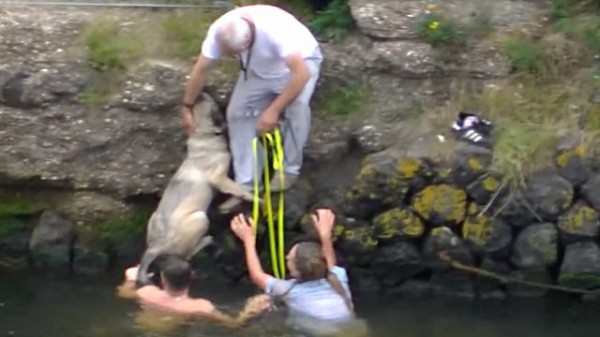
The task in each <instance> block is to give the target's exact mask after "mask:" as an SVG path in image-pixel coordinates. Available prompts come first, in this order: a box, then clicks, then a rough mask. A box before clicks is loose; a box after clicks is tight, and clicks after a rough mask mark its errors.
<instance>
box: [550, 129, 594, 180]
mask: <svg viewBox="0 0 600 337" xmlns="http://www.w3.org/2000/svg"><path fill="white" fill-rule="evenodd" d="M581 137H582V136H581V135H571V136H570V137H565V138H563V139H561V140H560V143H559V145H558V148H557V149H556V153H555V155H554V164H555V166H556V170H557V172H558V174H559V175H560V176H561V177H563V178H565V179H567V180H568V181H569V182H570V183H571V184H573V185H574V186H581V185H582V184H583V183H585V181H586V180H588V179H589V177H590V175H591V174H592V165H591V158H590V153H589V150H588V149H587V146H586V145H585V144H582V143H581Z"/></svg>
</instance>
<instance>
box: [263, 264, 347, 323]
mask: <svg viewBox="0 0 600 337" xmlns="http://www.w3.org/2000/svg"><path fill="white" fill-rule="evenodd" d="M330 272H331V273H332V274H334V275H335V276H336V277H337V278H338V280H339V281H340V283H341V284H342V287H343V288H344V289H345V290H346V295H347V296H348V298H350V299H352V294H351V293H350V288H349V286H348V275H347V273H346V270H345V269H344V268H342V267H338V266H333V267H331V269H330ZM288 291H289V292H288ZM265 292H266V293H267V294H268V295H271V296H276V297H277V296H282V295H284V294H285V296H284V297H283V300H284V302H285V303H286V306H287V307H288V310H289V311H290V316H302V317H309V318H313V319H317V320H324V321H344V320H348V319H350V318H352V317H353V315H352V312H351V311H350V310H349V309H348V307H347V306H346V302H345V301H344V299H343V298H342V296H340V294H338V293H337V292H336V291H335V290H334V289H333V287H332V286H331V285H330V284H329V282H327V280H326V279H320V280H313V281H306V282H301V283H298V282H297V281H296V280H294V279H292V280H279V279H276V278H274V277H272V276H271V277H269V279H268V280H267V285H266V287H265ZM286 292H287V294H286Z"/></svg>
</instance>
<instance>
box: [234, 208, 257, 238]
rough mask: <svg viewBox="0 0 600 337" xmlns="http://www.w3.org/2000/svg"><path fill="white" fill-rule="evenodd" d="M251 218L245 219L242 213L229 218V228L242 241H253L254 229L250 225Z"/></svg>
mask: <svg viewBox="0 0 600 337" xmlns="http://www.w3.org/2000/svg"><path fill="white" fill-rule="evenodd" d="M251 224H252V219H248V220H246V217H245V216H244V215H243V214H238V215H236V216H235V217H234V218H233V219H231V224H230V226H231V230H232V231H233V233H235V235H236V236H237V237H238V238H240V240H242V242H244V243H248V242H254V230H253V229H252V227H251Z"/></svg>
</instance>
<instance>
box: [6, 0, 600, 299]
mask: <svg viewBox="0 0 600 337" xmlns="http://www.w3.org/2000/svg"><path fill="white" fill-rule="evenodd" d="M350 3H351V9H352V14H353V16H354V18H355V20H356V22H357V25H358V32H357V34H355V35H354V36H351V37H350V38H349V39H348V40H347V41H345V42H344V43H343V44H338V45H336V44H328V43H324V44H323V49H324V53H325V57H326V61H325V63H324V67H323V76H322V79H321V81H320V82H319V86H318V88H321V87H322V86H323V85H324V83H327V82H328V81H332V82H334V81H343V80H344V79H346V78H361V77H362V78H363V79H364V80H365V81H366V82H367V83H368V84H369V86H370V87H371V88H374V90H373V92H372V93H371V94H372V97H371V101H372V102H371V103H372V111H370V113H369V114H368V115H365V116H360V118H346V119H344V118H337V119H335V118H331V116H328V115H327V114H326V113H324V112H323V111H318V110H315V111H314V112H313V115H314V122H313V129H312V134H311V138H310V140H309V144H308V146H307V148H306V150H305V153H306V157H305V168H304V170H303V175H302V179H301V183H300V184H299V186H298V187H296V188H294V189H292V190H291V191H289V192H287V193H286V196H285V200H286V206H285V212H286V218H285V227H286V235H285V238H286V247H287V248H289V247H290V246H291V244H293V242H295V241H296V240H299V239H304V238H307V237H310V234H311V225H310V222H309V219H310V218H309V217H308V215H307V214H308V213H309V212H310V211H311V210H313V209H314V208H315V207H317V206H319V205H326V206H329V207H333V208H334V209H335V210H336V213H337V214H338V221H339V223H338V225H337V226H336V249H337V250H338V252H339V256H340V260H341V263H343V264H344V265H345V266H347V267H348V269H349V271H350V276H351V281H352V286H353V287H354V288H356V289H361V290H382V291H385V292H387V293H404V294H405V293H419V292H425V293H432V292H433V293H451V294H463V295H467V296H471V295H473V294H475V293H481V294H485V295H490V296H491V295H501V294H504V293H506V292H508V293H511V294H517V295H519V294H524V295H530V294H536V295H537V294H539V292H538V291H533V290H532V289H526V288H522V287H513V286H504V285H500V284H497V283H495V282H491V281H489V280H482V279H480V278H474V277H473V276H472V275H466V274H463V273H459V272H456V271H455V270H453V269H451V268H449V267H448V265H447V264H446V263H443V262H442V261H440V260H439V259H438V258H437V254H438V253H439V252H440V251H444V250H447V251H449V253H450V256H451V257H452V258H454V259H456V260H458V261H461V262H463V263H465V264H468V265H474V266H478V267H482V268H486V269H490V270H493V271H496V272H499V273H506V274H509V275H511V276H514V277H522V278H526V279H528V280H538V281H541V282H551V283H561V284H567V285H583V286H585V287H591V286H596V285H597V282H598V280H597V276H598V275H597V273H599V272H600V271H599V269H600V266H599V263H600V261H599V259H600V256H599V255H600V253H599V251H598V247H597V238H598V227H599V225H598V221H599V220H598V214H597V212H598V211H600V199H599V198H600V194H598V192H597V191H599V189H598V187H599V186H597V185H598V184H600V173H598V172H599V171H598V169H597V166H595V165H594V164H593V163H591V162H590V161H589V158H588V156H589V155H588V151H587V149H586V148H585V147H584V146H582V145H581V144H579V143H577V142H575V143H569V142H566V143H565V144H562V145H561V148H559V149H557V154H556V157H555V162H554V163H553V164H552V165H551V166H552V167H551V168H550V169H547V170H544V171H543V172H541V173H539V174H534V175H531V176H530V177H531V178H530V179H528V180H527V185H526V187H525V188H521V189H519V190H511V189H509V188H508V187H507V186H506V184H504V183H503V177H501V176H498V175H497V174H495V173H493V172H491V171H489V167H490V165H491V163H492V161H493V155H492V153H491V152H490V151H487V150H484V149H480V148H477V147H472V146H468V145H466V144H459V145H458V146H457V148H456V149H454V150H452V151H454V152H453V155H452V156H450V157H452V158H453V159H452V160H451V161H450V162H446V161H444V162H442V161H438V160H437V159H436V158H435V157H434V156H433V155H432V147H434V145H435V144H436V143H437V142H438V140H437V138H436V135H437V134H438V133H440V132H442V133H443V131H440V130H435V129H433V128H432V127H431V126H430V125H424V124H426V123H422V122H423V121H415V119H413V120H411V121H410V122H409V121H408V120H407V115H409V114H410V113H411V111H412V112H414V111H415V110H417V111H418V110H419V108H421V106H420V104H422V102H424V101H432V102H435V101H436V100H438V101H440V102H442V101H443V100H445V99H446V98H447V93H448V88H449V86H450V84H449V83H450V81H451V79H452V77H453V76H454V75H458V74H461V76H466V77H467V78H468V79H470V80H472V81H474V82H475V83H481V81H493V80H494V79H497V78H502V77H505V76H506V75H508V73H509V71H510V66H509V64H508V62H507V60H506V58H505V57H503V56H502V55H501V54H500V53H499V52H498V50H497V47H495V46H493V45H487V44H486V43H487V42H485V41H482V42H479V41H471V42H472V43H473V44H472V45H470V47H469V48H467V52H465V53H459V54H456V55H454V56H456V57H455V58H454V59H450V60H449V59H448V58H447V57H446V56H444V55H442V54H443V53H441V52H440V51H439V50H437V49H435V48H432V47H431V46H430V45H428V44H427V43H424V42H422V41H419V40H418V38H417V37H416V36H414V34H412V33H411V30H410V29H409V28H410V27H412V26H414V24H415V22H416V21H415V20H417V18H418V16H419V15H422V14H423V13H425V12H426V11H428V10H430V8H431V7H429V6H428V2H426V1H417V0H413V1H391V0H372V1H364V0H356V1H351V2H350ZM480 3H482V2H480V1H471V0H455V1H447V2H444V7H442V8H438V9H437V10H441V11H445V12H446V13H448V14H449V15H451V16H452V17H456V18H457V19H461V18H467V17H471V18H472V17H477V16H478V15H480V14H482V13H483V14H485V11H491V13H492V14H493V15H492V16H491V18H490V20H491V21H490V23H491V24H492V25H493V26H494V27H495V29H497V30H498V31H500V32H505V31H506V30H509V29H529V26H531V25H533V26H535V25H536V24H537V22H538V21H537V20H538V17H537V10H538V9H537V7H536V5H535V4H534V3H533V2H529V1H495V2H494V1H492V2H490V4H491V5H492V7H493V8H491V9H489V8H488V9H485V11H484V9H482V8H483V7H481V6H480ZM494 6H495V7H494ZM496 7H497V8H496ZM465 11H466V12H465ZM124 13H125V12H124ZM135 13H140V12H135ZM135 13H133V14H132V13H127V14H124V15H125V17H126V21H127V22H128V24H131V23H134V22H135V20H136V19H137V18H139V16H137V15H140V14H135ZM143 15H149V14H148V13H145V14H142V16H143ZM93 17H94V13H93V11H85V10H81V9H53V10H46V9H44V10H42V9H40V8H25V9H11V11H10V12H6V13H4V12H2V13H0V127H1V130H0V132H1V133H2V138H0V150H1V151H0V186H1V189H0V191H1V192H2V193H0V253H1V254H0V268H4V267H6V268H17V267H26V266H27V265H28V264H29V262H31V261H32V262H33V265H35V266H37V267H43V268H60V269H59V270H68V269H71V271H75V272H91V273H97V272H102V271H104V270H109V269H111V267H119V266H122V265H124V264H130V263H134V262H136V261H137V259H139V256H140V254H141V252H142V249H143V246H144V228H145V224H146V221H147V219H148V216H149V213H150V212H151V211H152V210H153V207H155V205H156V203H157V201H158V200H159V199H160V196H161V192H162V189H163V188H164V186H166V183H167V181H168V179H169V178H170V177H171V176H172V174H173V173H174V172H175V170H176V169H177V167H178V166H179V164H180V163H181V160H182V159H183V157H184V155H185V150H184V137H183V133H182V130H181V125H180V120H179V117H178V114H177V108H178V106H177V104H178V102H179V99H178V97H181V95H182V90H183V87H184V84H185V80H186V75H187V72H188V70H189V66H190V65H189V64H185V65H181V63H176V62H169V60H143V61H141V62H140V63H139V64H137V65H136V66H135V67H133V68H131V69H128V71H127V73H126V74H123V75H124V82H123V83H122V85H121V87H120V88H118V90H117V91H118V93H117V94H115V95H114V96H112V97H110V98H109V100H108V102H107V103H106V104H105V105H104V106H103V107H102V108H101V109H92V108H90V107H89V106H86V105H84V104H81V102H80V101H79V100H78V95H79V94H81V93H82V92H84V91H85V90H86V88H88V87H89V86H90V85H91V82H92V80H93V77H94V76H96V75H97V74H96V73H95V71H94V70H92V69H91V68H90V67H89V66H88V65H87V64H86V62H85V50H82V47H81V42H80V33H81V31H83V29H84V28H85V26H86V25H87V24H88V23H89V22H90V21H91V20H92V19H93ZM233 80H234V78H225V79H219V80H218V81H217V80H215V81H212V82H210V83H208V86H207V91H208V92H209V93H210V94H211V96H213V97H214V98H215V100H216V101H217V102H218V103H219V104H220V105H221V106H222V107H224V106H225V105H226V103H227V99H228V97H229V94H230V92H231V86H232V83H233ZM319 92H320V91H319V89H318V90H317V95H318V94H319ZM221 201H222V196H218V197H217V199H216V200H215V205H216V204H218V203H219V202H221ZM210 211H211V213H210V218H211V223H212V225H211V232H212V234H213V235H214V236H215V238H216V242H215V244H214V245H213V246H212V247H210V248H209V249H207V250H206V251H205V252H203V253H202V254H200V256H199V257H198V260H197V262H202V263H203V264H204V263H205V262H207V261H210V262H211V263H212V264H213V265H214V266H215V267H216V268H215V269H214V270H216V271H218V272H219V273H220V274H222V275H224V276H225V278H226V279H227V280H230V281H238V280H240V279H243V278H244V275H245V269H244V266H243V261H244V260H243V254H242V252H241V249H240V248H241V247H240V245H239V242H238V241H237V239H235V238H234V237H232V236H231V233H229V231H228V229H227V225H228V221H229V217H230V216H221V215H218V214H216V213H215V212H214V209H213V208H211V210H210ZM260 228H261V232H260V233H261V241H260V242H261V246H260V247H259V248H260V249H261V256H262V257H263V259H264V261H265V263H266V264H267V265H268V261H269V256H268V250H267V249H266V248H265V247H266V243H267V235H266V232H265V227H264V226H263V225H261V226H260ZM115 270H117V271H118V270H119V269H118V268H116V269H115Z"/></svg>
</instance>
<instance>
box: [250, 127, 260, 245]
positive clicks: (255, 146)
mask: <svg viewBox="0 0 600 337" xmlns="http://www.w3.org/2000/svg"><path fill="white" fill-rule="evenodd" d="M252 153H253V155H254V198H253V203H252V230H253V231H254V238H255V239H256V231H257V228H258V211H259V208H258V198H259V197H258V138H256V137H254V139H253V140H252Z"/></svg>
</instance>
